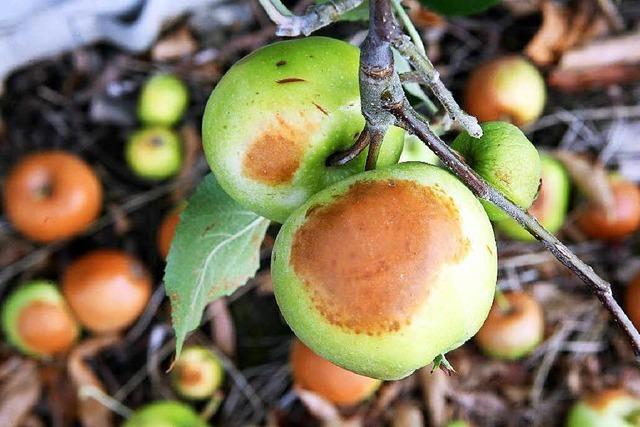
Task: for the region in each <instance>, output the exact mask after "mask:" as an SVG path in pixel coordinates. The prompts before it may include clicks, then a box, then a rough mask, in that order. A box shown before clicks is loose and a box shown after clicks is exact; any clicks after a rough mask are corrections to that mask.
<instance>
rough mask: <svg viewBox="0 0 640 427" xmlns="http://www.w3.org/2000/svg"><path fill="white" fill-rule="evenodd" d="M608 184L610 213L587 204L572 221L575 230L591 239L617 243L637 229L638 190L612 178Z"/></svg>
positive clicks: (639, 207) (632, 184)
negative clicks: (573, 221) (576, 226)
mask: <svg viewBox="0 0 640 427" xmlns="http://www.w3.org/2000/svg"><path fill="white" fill-rule="evenodd" d="M610 182H611V191H612V193H613V206H612V208H611V212H607V211H606V210H605V209H604V208H603V207H600V206H596V205H595V204H589V205H588V206H587V207H586V208H585V209H583V210H581V211H580V212H579V213H578V217H577V219H576V223H577V224H578V227H580V229H581V230H582V231H583V232H584V233H585V234H586V235H587V236H589V237H592V238H594V239H602V240H620V239H623V238H625V237H627V236H629V235H631V234H632V233H634V232H635V231H637V230H638V228H640V189H638V186H637V185H636V184H634V183H633V182H631V181H628V180H626V179H625V178H623V177H621V176H617V175H612V176H611V177H610Z"/></svg>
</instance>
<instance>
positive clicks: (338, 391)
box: [289, 339, 382, 406]
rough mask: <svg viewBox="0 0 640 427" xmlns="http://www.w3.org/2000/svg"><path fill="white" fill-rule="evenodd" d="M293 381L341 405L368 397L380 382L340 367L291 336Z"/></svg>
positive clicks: (351, 403)
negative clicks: (292, 339)
mask: <svg viewBox="0 0 640 427" xmlns="http://www.w3.org/2000/svg"><path fill="white" fill-rule="evenodd" d="M289 361H290V364H291V372H292V376H293V382H294V383H295V384H296V385H297V386H298V387H301V388H303V389H305V390H309V391H312V392H314V393H317V394H318V395H320V396H322V397H324V398H325V399H327V400H328V401H330V402H332V403H334V404H336V405H341V406H351V405H356V404H358V403H359V402H361V401H363V400H366V399H368V398H369V397H371V395H372V394H373V393H375V391H376V390H378V388H379V387H380V384H382V382H381V381H380V380H376V379H373V378H368V377H365V376H362V375H358V374H356V373H353V372H351V371H348V370H346V369H343V368H341V367H339V366H337V365H335V364H333V363H331V362H330V361H328V360H327V359H325V358H323V357H320V356H318V355H317V354H315V353H314V352H313V351H311V349H309V347H307V346H305V345H304V344H302V342H300V341H299V340H297V339H296V340H294V341H293V344H292V346H291V354H290V357H289Z"/></svg>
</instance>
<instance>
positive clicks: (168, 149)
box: [125, 127, 182, 180]
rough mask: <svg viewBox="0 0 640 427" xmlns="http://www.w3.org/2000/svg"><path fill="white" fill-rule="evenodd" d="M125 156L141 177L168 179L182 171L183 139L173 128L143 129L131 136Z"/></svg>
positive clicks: (132, 168)
mask: <svg viewBox="0 0 640 427" xmlns="http://www.w3.org/2000/svg"><path fill="white" fill-rule="evenodd" d="M125 158H126V159H127V163H128V164H129V167H130V168H131V170H133V172H135V173H136V175H138V176H140V177H141V178H143V179H149V180H162V179H166V178H169V177H171V176H173V175H175V174H177V173H178V172H179V171H180V166H182V141H181V140H180V137H179V136H178V135H177V134H176V133H175V132H174V131H172V130H171V129H167V128H163V127H153V128H147V129H142V130H139V131H137V132H135V133H133V134H132V135H131V136H130V137H129V140H128V141H127V146H126V147H125Z"/></svg>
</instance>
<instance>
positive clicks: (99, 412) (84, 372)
mask: <svg viewBox="0 0 640 427" xmlns="http://www.w3.org/2000/svg"><path fill="white" fill-rule="evenodd" d="M116 342H118V337H117V336H114V335H108V336H101V337H95V338H89V339H87V340H85V341H83V342H81V343H80V344H79V345H78V346H76V347H75V348H74V349H73V351H72V352H71V353H70V354H69V358H68V360H67V369H68V371H69V376H70V377H71V381H72V382H73V385H74V387H75V388H76V390H77V393H78V412H79V414H80V421H81V423H82V425H83V426H84V427H111V426H113V420H112V416H111V410H109V408H107V407H105V406H104V405H102V404H101V403H100V402H98V401H96V400H95V399H93V398H91V397H82V396H81V390H82V389H83V388H84V387H93V388H95V389H97V390H100V391H102V392H105V389H104V386H103V385H102V383H101V382H100V380H99V379H98V377H97V376H96V374H94V373H93V371H92V370H91V368H90V367H89V365H88V364H87V362H86V361H85V359H86V358H89V357H92V356H95V355H96V354H98V353H99V352H100V351H102V350H103V349H105V348H107V347H109V346H111V345H113V344H115V343H116Z"/></svg>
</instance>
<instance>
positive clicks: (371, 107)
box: [360, 0, 640, 357]
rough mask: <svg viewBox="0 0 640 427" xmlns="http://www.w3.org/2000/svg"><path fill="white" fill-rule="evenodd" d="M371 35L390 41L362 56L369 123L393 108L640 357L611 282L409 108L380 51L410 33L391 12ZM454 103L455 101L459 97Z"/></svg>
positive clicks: (637, 339) (639, 338) (638, 338)
mask: <svg viewBox="0 0 640 427" xmlns="http://www.w3.org/2000/svg"><path fill="white" fill-rule="evenodd" d="M371 3H372V7H371V12H372V13H373V12H375V11H379V10H384V9H385V4H386V5H387V8H388V5H389V0H372V1H371ZM372 16H373V15H372ZM369 37H370V40H383V41H385V42H386V43H387V44H383V45H376V44H374V43H367V44H363V46H362V53H361V56H360V67H361V72H360V73H361V80H360V93H361V96H362V109H363V114H364V115H365V118H366V119H367V123H370V122H371V121H376V120H380V119H382V118H384V119H385V120H386V115H385V114H384V113H383V114H380V109H382V110H385V111H386V113H391V114H392V115H393V116H394V117H395V118H396V119H397V121H396V122H395V123H396V124H398V125H400V126H402V127H404V128H405V129H407V130H408V131H410V132H412V133H414V134H415V135H416V136H418V137H419V138H420V139H421V140H422V141H423V142H424V143H425V144H427V146H428V147H429V148H430V149H431V150H432V151H433V152H434V153H435V154H436V155H437V156H438V157H439V158H440V159H441V160H442V162H443V163H444V165H445V166H446V167H447V168H448V169H450V170H451V171H452V172H453V173H454V174H455V175H456V176H457V177H458V178H459V179H460V180H461V181H462V182H463V183H464V184H465V185H466V186H467V187H469V189H470V190H471V191H472V192H473V193H474V194H475V195H476V196H477V197H479V198H481V199H484V200H487V201H489V202H491V203H493V204H495V205H497V206H498V207H500V208H501V209H502V210H504V211H505V212H506V213H507V214H508V215H509V216H511V217H512V218H514V219H515V220H516V221H518V223H520V224H521V225H522V226H523V227H524V228H525V229H527V231H529V232H530V233H531V234H532V235H533V236H535V237H536V238H537V239H538V240H539V241H541V242H542V243H543V244H544V245H545V247H546V248H547V249H548V250H549V251H550V252H551V253H552V254H553V255H554V256H555V257H556V258H557V259H558V260H559V261H560V262H561V263H562V264H564V265H565V266H566V267H568V268H569V269H571V270H572V271H573V272H574V273H575V274H576V275H577V276H578V277H579V278H580V279H582V281H583V282H585V283H586V284H587V285H588V286H589V287H590V288H591V290H592V291H593V292H594V293H595V294H596V296H597V297H598V299H599V300H600V302H601V303H602V304H603V305H604V306H605V307H606V309H607V310H608V311H609V313H610V314H611V315H612V316H613V318H614V319H615V320H616V322H617V323H618V325H619V326H620V327H621V328H622V330H623V331H624V332H625V334H626V335H627V337H628V339H629V341H630V343H631V345H632V347H633V350H634V352H635V353H636V355H637V356H639V357H640V334H639V333H638V331H637V330H636V328H635V327H634V326H633V324H632V323H631V321H630V320H629V318H628V317H627V315H626V314H625V313H624V311H623V310H622V308H621V307H620V305H619V304H618V303H617V301H616V300H615V299H614V298H613V294H612V292H611V285H610V284H609V283H608V282H606V281H605V280H603V279H602V278H601V277H599V276H598V275H597V274H596V273H595V272H594V271H593V269H592V268H591V267H589V266H588V265H586V264H585V263H584V262H582V261H581V260H580V259H579V258H578V257H577V256H575V255H574V254H573V253H572V252H571V251H570V250H569V249H568V248H567V247H566V246H565V245H564V244H563V243H562V242H560V241H559V240H558V239H557V238H556V237H555V236H554V235H552V234H551V233H549V232H548V231H547V230H545V229H544V228H543V227H542V226H541V225H540V224H539V223H538V221H537V220H536V219H535V218H533V217H532V216H530V215H528V214H527V213H526V212H524V211H523V210H522V209H520V208H519V207H517V206H516V205H514V204H513V203H512V202H510V201H509V200H508V199H507V198H506V197H505V196H504V195H502V193H500V192H499V191H498V190H496V189H495V188H493V187H492V186H491V185H489V184H488V183H487V182H486V181H485V180H484V179H483V178H482V177H480V176H479V175H478V174H477V173H476V172H475V171H474V170H473V169H472V168H471V167H470V166H469V165H467V164H466V163H465V162H464V160H463V159H461V158H460V157H459V156H458V155H456V154H455V152H454V151H453V150H451V148H449V146H448V145H447V144H446V143H445V142H444V141H442V139H440V137H438V136H437V135H436V134H435V133H434V132H433V131H432V130H431V128H430V126H429V124H428V123H427V122H426V121H425V120H424V119H423V118H422V117H421V116H419V115H418V113H417V112H416V111H415V110H414V109H413V107H411V104H410V103H409V101H408V100H407V98H406V96H405V94H404V92H403V91H402V86H401V84H400V79H399V77H398V74H397V73H396V72H395V70H394V69H393V59H391V60H388V59H387V58H386V56H385V55H383V54H382V49H383V48H388V47H389V45H388V42H389V41H391V42H393V43H394V46H395V47H396V48H398V46H401V47H402V46H407V43H410V41H408V39H407V38H406V36H404V35H402V34H401V33H400V31H399V29H398V27H397V24H396V22H395V20H394V19H393V16H391V17H385V19H384V20H380V19H378V20H373V19H372V20H371V22H370V25H369V36H368V38H369ZM370 50H371V51H370ZM399 50H400V49H399ZM403 50H404V51H405V52H414V51H413V48H411V47H410V46H409V49H408V50H407V49H403ZM401 52H402V50H401ZM389 54H390V49H389ZM412 55H413V58H414V60H415V61H417V62H418V63H422V65H423V69H422V70H421V69H420V68H419V69H418V71H424V67H425V66H426V67H429V66H431V63H430V62H428V60H426V62H425V61H423V59H426V58H424V57H423V58H421V57H420V56H421V55H417V54H415V52H414V53H412ZM410 61H411V59H410ZM431 67H432V66H431ZM373 69H375V70H376V73H375V74H371V75H370V76H369V80H370V81H369V83H373V85H372V86H371V87H368V86H367V85H366V84H363V83H365V82H364V81H363V79H362V76H363V74H366V73H365V70H373ZM433 71H434V73H435V74H434V75H433V76H435V77H434V78H435V79H437V72H435V70H433ZM433 81H435V80H433V79H432V82H433ZM437 81H438V82H440V81H439V79H437ZM439 85H442V83H441V82H440V83H439ZM442 87H444V86H442ZM445 90H446V89H445ZM447 93H448V94H449V95H450V92H448V91H447ZM378 94H379V95H380V97H379V98H378V99H377V102H376V100H375V99H374V97H375V96H376V95H378ZM453 102H454V103H455V101H453ZM456 105H457V104H456ZM463 114H464V113H463ZM379 115H380V116H379ZM474 121H475V119H474ZM475 123H476V126H477V121H475Z"/></svg>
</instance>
